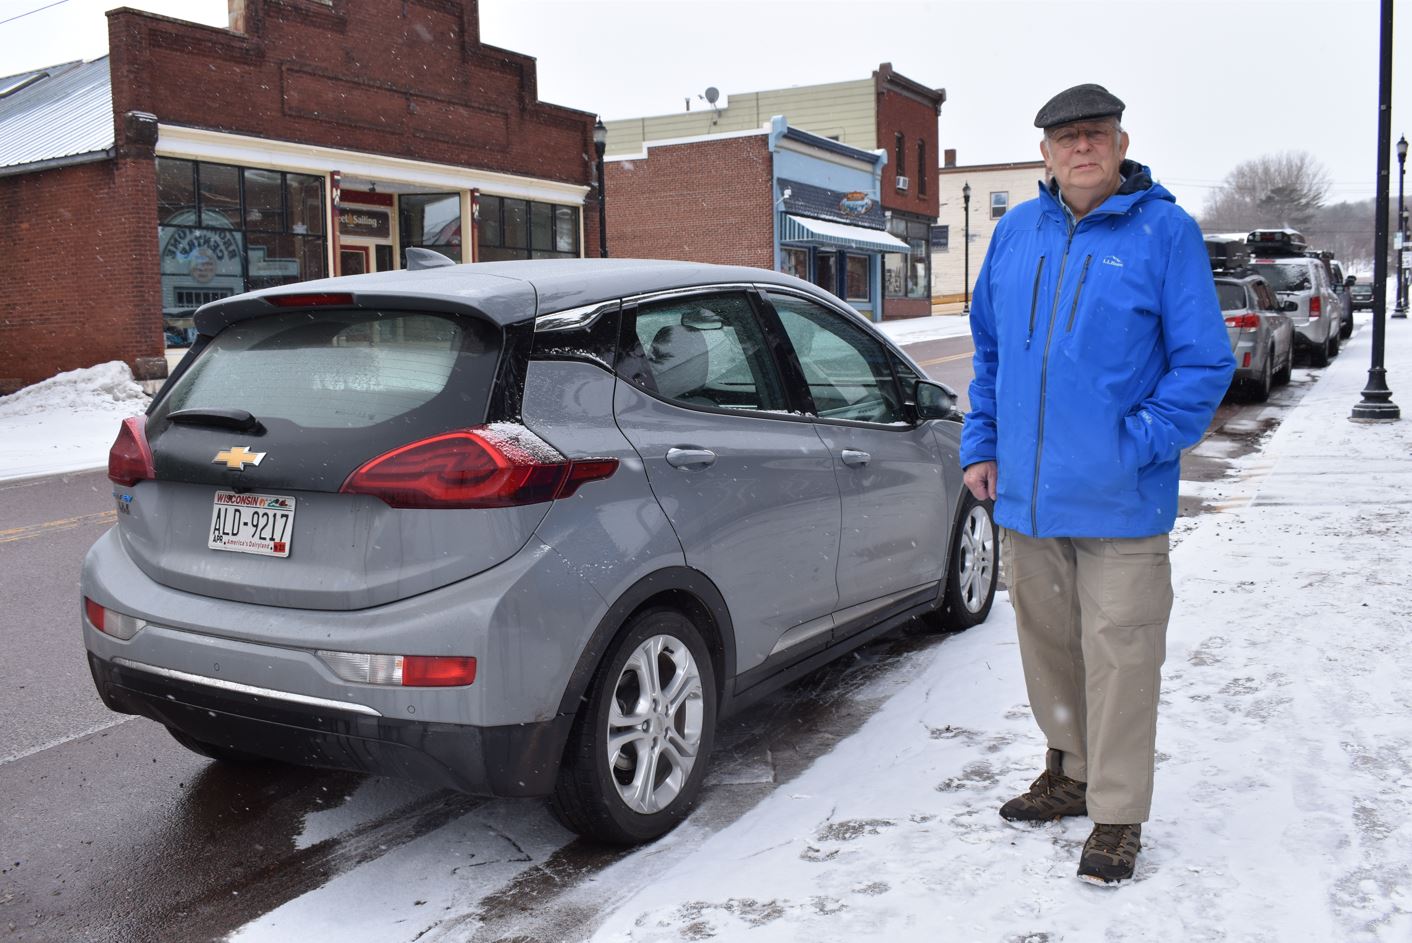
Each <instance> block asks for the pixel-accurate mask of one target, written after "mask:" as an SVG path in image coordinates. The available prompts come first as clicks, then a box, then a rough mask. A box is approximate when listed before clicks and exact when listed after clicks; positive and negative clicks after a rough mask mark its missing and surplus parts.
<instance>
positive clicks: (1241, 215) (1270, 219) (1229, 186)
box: [1201, 151, 1331, 232]
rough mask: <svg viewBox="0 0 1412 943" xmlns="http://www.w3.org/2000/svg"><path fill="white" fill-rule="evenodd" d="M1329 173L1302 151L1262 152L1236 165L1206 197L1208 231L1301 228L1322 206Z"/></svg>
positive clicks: (1204, 215) (1204, 222)
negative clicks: (1216, 188)
mask: <svg viewBox="0 0 1412 943" xmlns="http://www.w3.org/2000/svg"><path fill="white" fill-rule="evenodd" d="M1330 186H1331V181H1330V179H1329V172H1328V170H1327V169H1325V167H1324V165H1323V164H1321V163H1319V161H1318V160H1316V159H1315V158H1314V156H1313V155H1312V154H1310V153H1308V152H1307V151H1285V152H1283V153H1280V154H1267V155H1265V156H1263V157H1257V158H1255V159H1254V160H1248V161H1245V162H1243V163H1241V164H1237V165H1236V168H1235V169H1234V170H1232V171H1231V172H1230V173H1229V174H1227V175H1226V179H1225V180H1224V181H1222V183H1221V187H1220V189H1218V190H1216V191H1214V192H1213V193H1212V194H1211V196H1210V197H1209V198H1208V199H1207V201H1206V207H1205V209H1204V210H1203V212H1202V214H1201V225H1202V228H1203V229H1205V230H1207V231H1209V232H1216V231H1239V230H1249V229H1260V228H1265V227H1289V228H1291V229H1304V228H1305V227H1306V226H1308V225H1309V223H1310V222H1312V221H1313V220H1314V218H1315V216H1316V215H1317V213H1318V210H1319V208H1320V207H1321V206H1323V205H1324V199H1325V198H1326V197H1327V196H1328V193H1329V188H1330Z"/></svg>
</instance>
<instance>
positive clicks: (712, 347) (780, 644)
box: [82, 260, 996, 843]
mask: <svg viewBox="0 0 1412 943" xmlns="http://www.w3.org/2000/svg"><path fill="white" fill-rule="evenodd" d="M195 323H196V326H197V329H198V335H197V338H196V341H195V344H194V346H193V347H192V350H191V351H190V352H189V353H188V355H187V356H186V358H185V359H184V360H183V361H182V363H181V364H180V366H179V367H178V368H177V369H176V371H175V372H174V373H173V375H172V377H171V378H170V380H169V381H168V382H167V384H166V385H165V386H164V387H163V389H162V390H161V392H160V393H159V394H158V396H157V397H156V398H155V399H154V401H153V404H152V406H151V408H150V409H149V410H148V412H147V414H146V415H145V416H143V417H138V418H135V419H129V420H127V421H126V423H125V424H124V426H123V428H122V430H121V432H120V434H119V436H118V439H117V441H116V442H115V444H114V446H113V450H112V452H111V455H110V458H109V477H110V478H111V479H112V481H113V483H114V492H113V494H114V498H115V501H116V505H117V509H118V511H119V515H118V524H117V526H116V527H114V528H113V529H112V530H110V531H109V532H108V533H107V534H105V535H104V536H103V537H102V538H100V539H99V541H98V542H97V543H96V544H95V545H94V547H93V548H92V550H91V551H90V552H89V554H88V557H87V560H86V562H85V565H84V571H83V580H82V594H83V637H84V642H85V644H86V646H87V649H88V659H89V665H90V668H91V670H92V673H93V677H94V681H95V683H96V685H97V688H98V692H99V693H100V695H101V696H102V698H103V700H104V701H105V702H106V703H107V704H108V706H109V707H111V708H112V709H113V710H116V711H122V712H126V713H132V714H140V715H143V716H146V717H150V718H152V719H154V720H156V721H158V722H160V723H162V724H164V725H166V727H167V728H168V729H169V730H170V731H171V732H172V734H173V736H174V737H175V738H176V739H177V740H178V741H179V742H180V743H182V744H183V745H185V746H186V747H188V748H190V749H192V750H195V751H197V752H199V753H202V754H204V755H207V756H210V757H213V758H215V759H217V760H224V761H229V762H251V761H256V760H265V759H275V760H282V761H286V762H290V763H296V764H304V765H312V766H324V767H332V768H344V769H353V770H361V771H367V772H372V773H379V774H387V775H393V776H400V777H404V778H409V779H416V780H419V781H423V782H427V783H433V784H439V785H444V786H449V787H453V788H456V789H460V790H463V791H467V792H473V793H480V794H489V795H500V796H549V797H551V798H550V806H551V808H552V809H553V811H554V812H555V814H556V815H557V816H558V817H559V818H560V819H561V820H562V821H563V822H564V823H565V824H566V825H568V826H569V827H570V828H572V829H574V830H576V831H578V832H580V833H581V834H584V835H586V836H590V837H593V838H596V839H600V840H605V841H612V842H622V843H631V842H638V841H644V840H647V839H650V838H653V837H655V836H657V835H660V834H662V833H663V832H665V831H666V830H668V829H669V828H671V827H672V826H673V825H675V824H676V823H677V822H678V821H680V820H681V819H682V817H683V816H684V815H685V814H686V812H687V811H688V810H689V808H690V807H691V804H692V802H693V800H694V799H695V797H696V795H697V793H698V791H699V789H700V786H701V782H702V779H703V777H704V775H705V770H706V766H707V762H708V756H709V753H710V749H711V743H712V736H713V732H714V730H715V727H716V724H717V723H718V721H719V719H720V718H721V717H722V716H723V715H725V714H726V713H728V712H730V711H732V710H735V709H738V708H740V707H742V706H744V705H746V704H747V703H749V702H750V701H752V700H755V699H757V698H759V697H761V696H763V695H764V694H765V693H767V692H769V691H771V690H773V689H775V688H777V687H779V686H780V685H782V684H785V683H787V682H789V681H791V680H793V679H795V678H798V677H799V676H801V675H802V674H804V673H806V672H808V671H811V670H813V669H814V668H816V667H818V666H819V665H821V664H823V663H825V662H826V661H828V660H831V659H833V658H836V657H838V656H839V655H841V654H843V653H845V652H847V651H849V650H851V649H853V648H855V647H857V646H858V645H860V644H862V643H864V642H866V641H868V640H869V639H872V638H874V637H876V636H877V635H879V634H880V633H882V632H885V631H887V630H889V629H891V628H893V627H896V626H898V625H899V624H901V623H902V622H903V621H904V620H907V619H909V618H912V617H915V616H923V617H926V618H930V619H935V620H937V621H939V622H940V623H942V624H944V625H945V626H948V627H953V628H962V627H966V626H968V625H972V624H975V623H977V622H979V621H981V620H983V619H984V618H985V617H986V615H987V613H988V612H989V609H990V605H991V599H992V597H993V594H994V591H995V580H996V567H995V564H996V556H995V553H996V542H995V537H994V530H993V526H992V522H991V517H990V509H989V507H988V506H987V505H985V504H979V503H977V502H976V501H975V499H973V498H972V497H971V496H970V494H969V492H967V491H966V489H965V488H964V487H963V486H962V484H961V480H960V478H961V471H960V468H959V466H958V464H957V440H958V437H959V432H960V423H959V420H960V418H961V417H960V415H959V414H958V413H957V412H956V411H955V408H954V407H955V400H954V396H953V395H952V394H951V392H950V391H949V390H947V389H946V388H945V387H944V386H942V385H940V384H937V383H934V382H931V381H929V380H926V379H923V374H922V372H921V371H920V369H919V368H918V366H917V365H916V364H915V363H914V362H912V361H911V360H910V359H909V358H908V357H907V355H906V354H904V353H903V352H902V351H901V350H899V349H898V348H897V347H895V346H894V345H893V344H891V343H890V342H889V341H888V340H887V339H886V338H885V337H883V336H882V335H881V334H879V333H878V332H876V331H875V330H874V329H873V328H872V327H871V326H870V325H869V324H868V323H867V322H866V321H864V320H863V319H862V318H861V317H860V316H859V315H858V314H857V313H856V312H854V311H853V310H852V309H850V308H848V307H847V306H846V305H844V304H842V303H841V302H839V301H838V299H836V298H834V297H833V296H832V295H829V294H826V293H824V292H822V291H820V290H819V289H817V288H815V287H813V286H811V285H809V284H807V283H805V282H802V281H799V280H797V279H794V278H791V277H789V276H787V275H782V274H779V273H775V272H768V271H763V270H756V269H746V268H733V267H723V266H706V265H697V264H689V263H679V262H646V261H631V260H562V261H561V260H544V261H528V262H497V263H488V264H477V265H458V266H451V265H425V266H424V267H418V268H416V269H412V270H403V271H394V272H385V273H376V274H371V275H360V276H350V277H343V278H332V279H325V280H322V281H317V282H306V283H303V284H299V285H291V286H285V287H282V288H276V289H268V290H265V291H260V292H254V293H250V294H246V295H241V296H238V297H234V298H229V299H225V300H222V301H219V302H216V303H214V304H210V305H207V306H206V307H204V308H202V309H201V310H200V311H199V312H198V313H197V314H196V318H195Z"/></svg>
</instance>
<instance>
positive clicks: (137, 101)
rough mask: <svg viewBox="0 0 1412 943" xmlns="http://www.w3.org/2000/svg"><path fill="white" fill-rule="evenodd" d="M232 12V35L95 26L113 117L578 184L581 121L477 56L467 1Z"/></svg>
mask: <svg viewBox="0 0 1412 943" xmlns="http://www.w3.org/2000/svg"><path fill="white" fill-rule="evenodd" d="M244 8H245V13H244V26H245V32H244V33H237V32H233V31H231V30H227V29H218V28H214V27H208V26H201V25H198V24H192V23H184V22H181V21H178V20H172V19H169V18H166V17H161V16H155V15H152V14H147V13H140V12H137V11H134V10H128V9H122V10H115V11H113V12H111V13H109V14H108V17H109V20H108V35H109V49H110V53H111V56H112V59H111V62H112V70H113V106H114V111H115V113H116V114H117V115H118V116H121V115H123V114H124V113H126V112H127V111H129V110H133V109H136V110H140V111H147V112H151V113H153V114H155V115H157V117H158V118H159V119H160V120H161V121H163V122H167V123H171V124H180V125H187V126H192V127H198V128H207V129H211V130H218V131H227V132H231V133H235V134H244V135H252V136H256V137H272V138H278V139H281V140H287V141H299V142H302V143H307V144H314V145H321V146H325V147H336V148H343V149H347V150H355V151H365V152H369V153H374V154H387V155H393V156H398V157H405V158H410V159H414V160H424V161H433V162H437V163H444V164H452V165H455V166H461V167H476V168H481V169H486V170H493V171H501V172H505V173H513V174H523V175H526V176H531V177H541V178H545V179H550V180H560V181H565V182H569V183H579V184H587V183H589V182H590V179H591V174H592V160H593V121H594V117H593V115H590V114H588V113H586V112H581V111H575V110H572V109H568V108H562V107H559V106H556V105H549V104H545V103H543V102H540V101H539V100H538V97H537V91H536V77H535V65H534V59H533V58H531V57H529V56H523V55H520V54H518V53H513V52H508V51H506V50H503V49H498V48H496V47H493V46H485V45H482V44H481V43H480V29H479V24H478V19H477V5H476V0H359V2H354V0H332V3H327V2H319V0H244ZM122 134H123V129H122V127H121V120H120V119H119V121H118V135H119V141H121V140H122Z"/></svg>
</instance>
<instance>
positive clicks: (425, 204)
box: [397, 193, 461, 266]
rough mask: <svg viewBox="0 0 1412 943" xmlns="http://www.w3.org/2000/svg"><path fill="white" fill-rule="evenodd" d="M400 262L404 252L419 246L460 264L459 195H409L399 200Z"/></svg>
mask: <svg viewBox="0 0 1412 943" xmlns="http://www.w3.org/2000/svg"><path fill="white" fill-rule="evenodd" d="M397 207H398V221H399V223H400V226H399V232H400V235H401V239H402V262H403V265H404V266H405V265H406V260H407V254H406V250H407V248H408V247H410V246H419V247H421V248H423V249H431V250H432V251H433V252H440V253H441V254H442V255H444V256H446V257H447V258H448V259H450V260H452V261H453V262H460V261H461V195H460V194H459V193H409V194H406V195H404V196H402V197H399V198H398V201H397Z"/></svg>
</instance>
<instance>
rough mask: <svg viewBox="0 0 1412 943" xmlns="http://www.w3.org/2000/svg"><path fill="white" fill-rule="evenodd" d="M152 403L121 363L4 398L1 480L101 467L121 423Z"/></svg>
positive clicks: (0, 419) (73, 374)
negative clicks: (149, 402)
mask: <svg viewBox="0 0 1412 943" xmlns="http://www.w3.org/2000/svg"><path fill="white" fill-rule="evenodd" d="M148 401H149V397H148V396H147V394H146V393H144V392H143V391H142V387H141V386H139V385H138V384H137V383H136V381H134V380H133V378H132V371H131V370H130V369H128V366H127V364H125V363H123V362H122V361H119V360H114V361H110V362H108V363H100V364H98V365H97V366H94V367H86V368H84V369H82V370H69V371H67V372H65V373H60V374H57V375H55V376H52V377H50V378H49V379H47V380H41V381H40V382H38V383H35V384H34V385H32V386H27V387H25V388H24V389H22V390H20V391H19V392H17V393H14V394H11V395H10V396H6V397H5V398H3V399H0V480H4V479H7V478H26V477H29V476H31V475H46V474H54V473H57V472H68V471H80V470H84V469H90V468H101V467H103V466H104V465H105V464H106V463H107V461H108V448H109V447H110V446H111V445H112V444H113V438H114V436H116V435H117V431H118V426H119V424H121V422H122V421H123V419H125V418H127V417H128V416H136V415H138V414H139V413H141V412H142V411H143V410H145V409H146V408H147V403H148Z"/></svg>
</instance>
